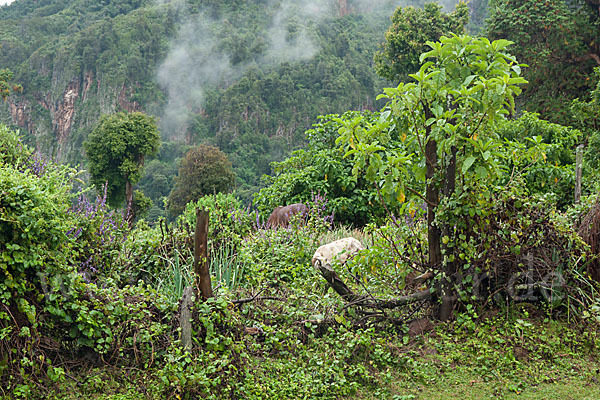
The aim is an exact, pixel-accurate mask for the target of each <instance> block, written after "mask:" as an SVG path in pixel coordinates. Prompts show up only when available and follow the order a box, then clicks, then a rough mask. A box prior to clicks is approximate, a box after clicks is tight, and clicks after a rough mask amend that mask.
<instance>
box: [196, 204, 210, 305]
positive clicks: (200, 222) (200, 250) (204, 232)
mask: <svg viewBox="0 0 600 400" xmlns="http://www.w3.org/2000/svg"><path fill="white" fill-rule="evenodd" d="M208 217H209V215H208V211H205V210H200V209H199V208H196V232H195V234H194V272H195V273H196V276H197V277H198V279H199V282H198V289H199V290H200V295H201V296H202V297H203V298H204V299H205V300H206V299H208V298H210V297H214V295H213V291H212V284H211V282H210V270H209V268H208V266H209V263H208Z"/></svg>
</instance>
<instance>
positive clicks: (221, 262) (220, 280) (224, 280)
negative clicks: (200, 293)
mask: <svg viewBox="0 0 600 400" xmlns="http://www.w3.org/2000/svg"><path fill="white" fill-rule="evenodd" d="M210 253H211V254H210V273H211V275H212V276H213V277H214V278H215V281H214V282H213V287H223V288H227V290H229V291H231V290H234V289H236V288H237V287H238V286H239V285H240V283H241V282H242V279H243V278H244V273H245V272H246V262H245V261H244V260H241V257H238V254H237V252H236V246H235V244H233V243H228V242H226V243H223V244H222V245H221V246H219V247H218V248H212V249H211V252H210Z"/></svg>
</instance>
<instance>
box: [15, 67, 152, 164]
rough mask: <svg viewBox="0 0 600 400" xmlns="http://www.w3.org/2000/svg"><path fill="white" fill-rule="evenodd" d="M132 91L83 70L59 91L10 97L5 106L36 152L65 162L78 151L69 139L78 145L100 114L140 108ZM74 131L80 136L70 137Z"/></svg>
mask: <svg viewBox="0 0 600 400" xmlns="http://www.w3.org/2000/svg"><path fill="white" fill-rule="evenodd" d="M56 92H58V95H56V94H54V93H56ZM134 94H135V87H134V86H131V87H130V86H128V85H126V84H124V83H123V84H121V85H118V86H111V85H106V84H103V82H102V81H101V79H99V78H98V77H96V76H95V74H94V72H91V71H87V72H85V73H83V74H82V77H76V78H72V79H71V80H70V81H69V82H68V83H67V84H66V87H65V88H64V89H63V90H62V91H61V90H54V88H50V89H49V90H47V91H45V92H33V93H31V92H30V93H27V92H26V94H25V95H22V96H13V97H11V98H9V101H8V108H9V112H10V119H11V121H12V123H13V124H14V125H16V126H18V127H19V128H21V130H22V132H24V133H27V135H28V136H29V137H30V139H31V141H32V142H33V143H34V146H35V148H36V150H37V151H39V152H41V153H44V154H48V155H52V156H53V158H55V159H56V160H59V161H66V160H69V159H73V158H75V157H70V155H69V153H70V152H73V151H79V149H78V146H77V143H75V144H74V143H73V142H74V141H75V142H78V143H79V144H80V143H81V142H82V141H83V140H84V139H85V137H86V136H87V133H89V131H90V130H91V129H92V128H93V124H94V123H95V121H97V119H98V117H99V116H100V114H102V113H110V112H114V111H128V112H133V111H142V107H141V106H140V104H139V103H138V102H137V101H132V100H131V98H132V96H133V95H134ZM74 130H78V131H79V132H78V134H79V135H80V136H82V135H83V137H80V138H77V140H74V138H73V137H72V134H73V131H74ZM79 159H80V157H79Z"/></svg>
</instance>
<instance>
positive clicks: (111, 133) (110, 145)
mask: <svg viewBox="0 0 600 400" xmlns="http://www.w3.org/2000/svg"><path fill="white" fill-rule="evenodd" d="M83 146H84V149H85V153H86V155H87V158H88V166H89V171H90V175H91V182H92V184H93V185H94V186H95V187H96V189H97V190H101V188H102V187H104V185H105V184H107V195H108V200H109V203H110V204H111V205H113V206H119V205H121V204H123V200H125V204H126V206H127V208H128V212H131V206H132V202H133V185H135V184H136V183H137V182H138V181H139V180H140V178H141V177H142V172H143V168H144V158H145V156H147V155H152V154H156V152H157V151H158V149H159V147H160V135H159V133H158V128H157V125H156V119H155V118H154V117H151V116H149V115H146V114H144V113H141V112H134V113H125V112H120V113H117V114H112V115H104V116H102V118H100V121H99V122H98V124H97V125H96V127H95V128H94V130H93V131H92V132H91V133H90V135H89V137H88V139H87V141H86V142H85V143H84V144H83ZM132 217H133V215H130V218H132Z"/></svg>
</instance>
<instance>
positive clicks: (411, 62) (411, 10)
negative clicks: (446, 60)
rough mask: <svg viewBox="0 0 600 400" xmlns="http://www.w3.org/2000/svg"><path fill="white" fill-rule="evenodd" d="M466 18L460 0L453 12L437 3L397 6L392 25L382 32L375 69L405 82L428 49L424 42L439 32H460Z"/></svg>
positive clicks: (381, 74) (440, 34)
mask: <svg viewBox="0 0 600 400" xmlns="http://www.w3.org/2000/svg"><path fill="white" fill-rule="evenodd" d="M468 21H469V6H468V5H467V4H466V3H464V2H462V1H461V2H459V3H458V4H457V5H456V9H455V10H454V11H453V12H452V13H449V14H447V13H444V12H442V6H440V5H438V4H437V3H428V4H425V6H424V7H423V8H416V7H405V8H400V7H398V8H397V9H396V11H395V12H394V15H393V16H392V25H391V26H390V28H389V29H388V31H387V32H386V34H385V42H384V43H383V45H382V46H383V49H382V50H381V51H379V52H377V53H376V54H375V71H376V72H377V74H378V75H379V76H381V77H384V78H386V79H388V80H390V81H392V82H398V81H404V80H406V79H407V78H408V74H410V73H413V72H415V71H417V70H418V69H419V67H420V65H421V63H420V61H419V56H420V55H421V53H423V52H425V51H426V50H427V44H426V43H427V41H429V40H433V41H435V40H439V38H440V37H441V36H442V35H448V34H450V33H452V32H453V33H457V34H459V33H463V32H464V29H465V26H466V24H467V22H468Z"/></svg>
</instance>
